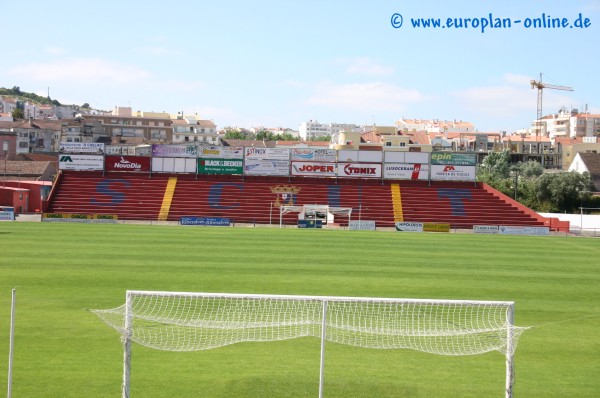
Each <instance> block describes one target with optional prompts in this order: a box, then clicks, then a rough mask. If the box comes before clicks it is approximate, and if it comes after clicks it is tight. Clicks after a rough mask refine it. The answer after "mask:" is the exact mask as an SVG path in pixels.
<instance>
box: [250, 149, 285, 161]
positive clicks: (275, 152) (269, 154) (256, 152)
mask: <svg viewBox="0 0 600 398" xmlns="http://www.w3.org/2000/svg"><path fill="white" fill-rule="evenodd" d="M244 157H245V158H246V159H263V160H288V161H289V160H290V150H289V149H288V148H255V147H247V148H245V149H244Z"/></svg>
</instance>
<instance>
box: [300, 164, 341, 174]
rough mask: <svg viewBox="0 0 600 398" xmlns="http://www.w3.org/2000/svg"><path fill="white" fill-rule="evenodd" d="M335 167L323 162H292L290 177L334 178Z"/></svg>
mask: <svg viewBox="0 0 600 398" xmlns="http://www.w3.org/2000/svg"><path fill="white" fill-rule="evenodd" d="M335 165H336V164H335V163H325V162H292V175H293V176H314V177H335Z"/></svg>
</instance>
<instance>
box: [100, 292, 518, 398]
mask: <svg viewBox="0 0 600 398" xmlns="http://www.w3.org/2000/svg"><path fill="white" fill-rule="evenodd" d="M513 311H514V303H513V302H507V301H472V300H426V299H395V298H368V297H337V296H291V295H252V294H226V293H185V292H154V291H134V290H130V291H127V294H126V302H125V304H124V305H122V306H120V307H117V308H113V309H106V310H93V312H94V313H95V314H96V315H98V316H99V317H100V318H101V319H102V320H103V321H104V322H105V323H107V324H108V325H109V326H111V327H113V328H114V329H116V330H117V331H118V332H119V333H120V334H121V336H122V340H123V347H124V354H123V385H122V397H123V398H129V395H130V389H129V384H130V375H131V344H132V342H135V343H138V344H140V345H143V346H146V347H150V348H154V349H158V350H167V351H198V350H207V349H212V348H217V347H222V346H226V345H230V344H235V343H239V342H259V341H277V340H288V339H294V338H299V337H308V336H312V337H316V338H319V339H320V340H321V358H320V369H319V397H322V396H323V388H324V387H323V385H324V362H325V343H326V342H334V343H339V344H345V345H351V346H358V347H364V348H374V349H411V350H416V351H421V352H427V353H432V354H438V355H452V356H461V355H477V354H483V353H487V352H492V351H498V352H500V353H502V354H504V355H505V357H506V388H505V390H506V391H505V396H506V397H511V396H512V386H513V382H514V374H513V354H514V352H515V349H516V346H517V341H518V338H519V336H520V335H521V333H522V332H523V331H524V330H525V329H527V328H524V327H517V326H515V325H514V323H513V319H514V312H513Z"/></svg>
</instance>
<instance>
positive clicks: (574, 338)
mask: <svg viewBox="0 0 600 398" xmlns="http://www.w3.org/2000/svg"><path fill="white" fill-rule="evenodd" d="M13 288H16V291H17V306H16V323H15V346H14V370H13V386H12V391H13V397H57V398H58V397H61V398H62V397H78V398H79V397H117V396H120V393H121V391H120V388H121V378H122V371H123V369H122V360H123V358H122V356H123V347H122V344H121V342H120V339H119V334H118V333H117V332H116V331H115V330H113V329H112V328H110V327H108V326H107V325H106V324H104V323H103V322H102V321H101V320H100V319H99V318H98V317H97V316H96V315H94V314H93V313H91V312H90V311H89V310H90V309H106V308H114V307H117V306H119V305H121V304H123V303H124V301H125V291H126V290H165V291H180V292H227V293H254V294H285V295H313V296H353V297H356V296H359V297H362V296H364V297H394V298H426V299H458V300H494V301H515V324H516V325H517V326H532V328H531V329H529V330H527V331H525V332H524V333H523V335H522V336H521V338H520V340H519V345H518V347H517V350H516V353H515V357H514V360H515V374H516V379H515V384H514V396H515V397H597V396H599V394H600V377H599V375H600V355H599V354H600V332H599V330H600V241H599V240H598V239H592V238H576V237H564V236H549V237H523V236H486V235H473V234H431V233H428V234H418V233H397V232H387V231H386V232H384V231H376V232H374V231H346V230H318V229H317V230H302V229H296V228H284V229H278V228H219V227H208V228H207V227H181V226H164V225H131V224H114V225H111V224H98V225H91V224H74V223H73V224H68V223H0V390H1V391H2V392H0V394H1V393H3V391H6V388H7V377H6V375H7V368H8V366H7V365H8V348H9V321H10V302H11V290H12V289H13ZM132 352H133V354H132V362H131V364H132V368H131V372H132V373H131V396H132V397H144V398H148V397H219V398H220V397H261V398H264V397H317V395H318V389H319V355H320V341H319V340H318V339H315V338H311V337H306V338H300V339H295V340H288V341H280V342H268V343H240V344H234V345H231V346H227V347H222V348H217V349H214V350H207V351H199V352H187V353H185V352H184V353H178V352H163V351H156V350H151V349H149V348H145V347H142V346H139V345H136V344H135V343H134V344H133V349H132ZM504 359H505V358H504V356H503V355H502V354H500V353H498V352H493V353H488V354H484V355H479V356H462V357H447V356H437V355H432V354H426V353H421V352H415V351H410V350H372V349H364V348H357V347H349V346H345V345H339V344H334V343H328V344H327V348H326V359H325V384H324V396H325V397H344V398H352V397H503V396H504V385H505V362H504Z"/></svg>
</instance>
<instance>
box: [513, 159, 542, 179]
mask: <svg viewBox="0 0 600 398" xmlns="http://www.w3.org/2000/svg"><path fill="white" fill-rule="evenodd" d="M518 168H519V174H521V176H523V177H526V178H531V177H539V176H541V175H542V174H544V166H542V164H541V163H540V162H536V161H535V160H530V161H528V162H527V163H519V164H518Z"/></svg>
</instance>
